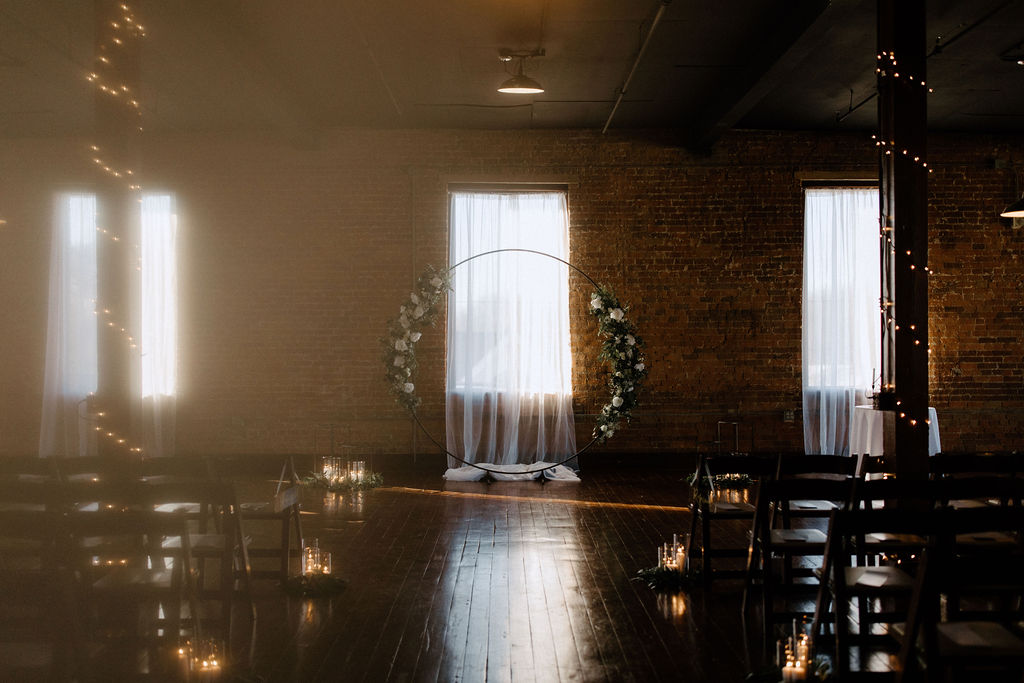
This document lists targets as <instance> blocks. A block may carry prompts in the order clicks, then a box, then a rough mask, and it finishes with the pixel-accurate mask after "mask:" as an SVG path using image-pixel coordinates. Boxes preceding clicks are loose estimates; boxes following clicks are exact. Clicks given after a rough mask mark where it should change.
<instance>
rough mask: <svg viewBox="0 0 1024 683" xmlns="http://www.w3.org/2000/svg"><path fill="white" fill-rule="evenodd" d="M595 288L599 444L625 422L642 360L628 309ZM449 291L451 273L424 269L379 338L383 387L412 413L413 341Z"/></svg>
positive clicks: (596, 434)
mask: <svg viewBox="0 0 1024 683" xmlns="http://www.w3.org/2000/svg"><path fill="white" fill-rule="evenodd" d="M596 287H597V289H596V290H595V291H594V292H593V293H592V294H591V295H590V314H591V315H593V316H594V317H596V318H597V319H598V335H599V336H601V337H603V341H602V342H601V353H600V355H599V359H600V360H604V361H606V362H607V363H608V364H609V370H610V372H609V376H608V388H609V390H610V392H611V399H610V400H609V402H608V403H606V404H605V406H604V407H603V408H602V409H601V412H600V413H599V414H598V417H597V421H596V424H595V425H594V431H593V438H594V442H596V443H604V442H605V441H607V440H608V439H610V438H611V437H612V436H613V435H614V434H615V432H616V431H617V430H619V429H621V428H622V426H623V423H624V422H629V419H630V416H631V414H632V411H633V408H635V407H636V404H637V396H638V394H639V392H640V386H641V384H642V383H643V381H644V379H645V378H646V377H647V361H646V358H645V357H644V353H643V347H644V341H643V339H642V338H641V337H640V336H639V335H638V334H637V333H636V325H635V324H634V323H633V321H631V320H629V319H628V318H627V317H626V312H627V311H628V310H629V307H628V306H626V305H624V304H622V303H621V302H620V301H619V299H618V297H616V296H615V293H614V292H612V290H611V289H610V288H608V287H607V286H606V285H596ZM449 289H451V271H450V270H438V269H436V268H434V267H433V266H427V269H426V270H425V271H424V272H423V274H421V275H420V276H419V278H417V280H416V287H415V291H413V292H411V293H410V294H409V298H408V299H407V300H406V301H405V303H403V304H402V305H401V307H400V308H399V314H398V317H397V318H393V319H392V320H389V321H388V324H387V336H386V337H385V338H384V339H382V340H381V345H382V360H383V362H384V368H385V372H386V374H387V378H388V389H389V390H390V391H391V393H392V394H394V395H395V400H396V401H398V403H399V404H401V405H402V406H403V407H404V408H405V409H406V410H408V411H409V412H410V413H413V414H415V412H416V409H417V408H418V407H419V405H420V398H419V397H418V396H417V395H416V383H415V382H414V381H413V380H414V378H415V376H416V369H417V362H416V353H415V348H416V343H417V342H418V341H419V340H420V339H421V338H422V336H423V330H424V329H425V328H427V327H429V326H432V325H434V324H435V323H436V322H437V318H438V315H439V313H440V312H439V309H440V306H439V305H438V304H439V303H440V301H441V297H442V296H444V295H445V293H446V292H447V291H448V290H449Z"/></svg>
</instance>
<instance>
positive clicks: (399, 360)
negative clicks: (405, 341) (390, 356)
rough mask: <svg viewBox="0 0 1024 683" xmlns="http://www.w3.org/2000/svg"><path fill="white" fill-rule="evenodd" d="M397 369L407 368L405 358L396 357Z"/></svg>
mask: <svg viewBox="0 0 1024 683" xmlns="http://www.w3.org/2000/svg"><path fill="white" fill-rule="evenodd" d="M395 367H396V368H401V367H405V356H395Z"/></svg>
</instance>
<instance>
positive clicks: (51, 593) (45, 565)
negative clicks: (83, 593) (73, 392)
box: [0, 479, 83, 681]
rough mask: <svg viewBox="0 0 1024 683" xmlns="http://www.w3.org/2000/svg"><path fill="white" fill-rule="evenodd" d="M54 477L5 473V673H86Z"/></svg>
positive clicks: (1, 663)
mask: <svg viewBox="0 0 1024 683" xmlns="http://www.w3.org/2000/svg"><path fill="white" fill-rule="evenodd" d="M59 503H60V500H59V497H58V496H57V495H56V491H55V490H54V486H53V483H52V482H48V481H39V480H34V479H30V480H18V479H0V596H2V599H0V680H4V681H14V680H50V681H72V680H79V679H80V676H81V673H82V671H81V666H80V665H81V661H80V660H81V657H82V652H83V651H82V648H81V634H82V630H81V628H80V623H79V620H78V611H77V609H76V601H75V593H74V577H73V575H72V573H71V571H69V568H68V567H67V566H66V565H65V564H64V561H63V560H64V558H63V549H64V544H63V541H64V525H63V518H62V515H61V509H60V504H59Z"/></svg>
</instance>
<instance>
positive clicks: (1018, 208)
mask: <svg viewBox="0 0 1024 683" xmlns="http://www.w3.org/2000/svg"><path fill="white" fill-rule="evenodd" d="M1014 170H1016V176H1015V177H1014V187H1015V188H1016V190H1017V196H1018V197H1020V195H1021V190H1020V188H1021V175H1022V172H1021V171H1020V170H1017V169H1014ZM999 215H1000V216H1002V217H1003V218H1024V197H1020V199H1018V200H1017V201H1015V202H1013V203H1012V204H1010V205H1009V206H1008V207H1006V208H1005V209H1003V210H1002V211H1001V212H1000V214H999Z"/></svg>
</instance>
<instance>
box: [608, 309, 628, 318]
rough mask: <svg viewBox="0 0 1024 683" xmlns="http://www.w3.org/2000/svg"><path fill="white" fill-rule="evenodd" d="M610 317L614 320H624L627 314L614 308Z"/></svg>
mask: <svg viewBox="0 0 1024 683" xmlns="http://www.w3.org/2000/svg"><path fill="white" fill-rule="evenodd" d="M608 315H609V316H610V317H611V319H612V320H622V319H623V318H624V317H626V314H625V313H623V312H622V309H621V308H613V309H612V310H611V312H610V313H609V314H608Z"/></svg>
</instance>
